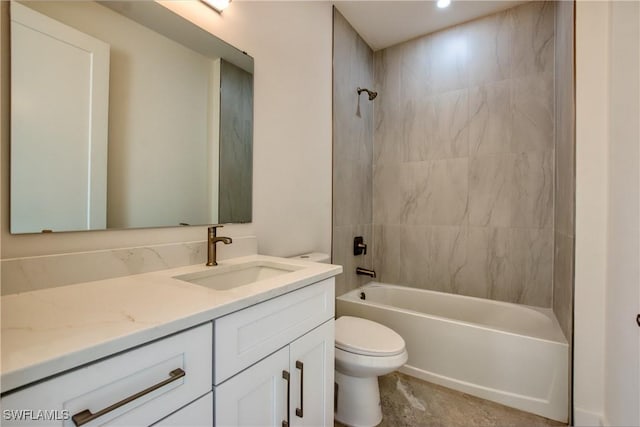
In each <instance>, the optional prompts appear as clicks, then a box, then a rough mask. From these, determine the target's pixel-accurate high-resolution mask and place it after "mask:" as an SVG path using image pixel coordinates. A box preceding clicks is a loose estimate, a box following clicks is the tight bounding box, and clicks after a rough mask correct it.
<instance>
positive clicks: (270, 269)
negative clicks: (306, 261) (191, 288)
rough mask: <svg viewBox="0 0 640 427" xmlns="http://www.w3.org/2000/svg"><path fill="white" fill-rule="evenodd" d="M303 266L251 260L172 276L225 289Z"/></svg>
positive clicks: (209, 286) (212, 287) (219, 289)
mask: <svg viewBox="0 0 640 427" xmlns="http://www.w3.org/2000/svg"><path fill="white" fill-rule="evenodd" d="M303 268H305V267H303V266H299V265H293V264H285V263H280V262H274V261H251V262H247V263H243V264H235V265H221V266H217V267H212V268H211V269H209V270H205V271H199V272H197V273H189V274H183V275H181V276H174V277H173V278H174V279H178V280H183V281H185V282H189V283H193V284H195V285H200V286H205V287H207V288H209V289H215V290H217V291H225V290H229V289H233V288H238V287H240V286H244V285H249V284H251V283H254V282H258V281H261V280H265V279H271V278H273V277H277V276H281V275H283V274H287V273H291V272H293V271H297V270H301V269H303Z"/></svg>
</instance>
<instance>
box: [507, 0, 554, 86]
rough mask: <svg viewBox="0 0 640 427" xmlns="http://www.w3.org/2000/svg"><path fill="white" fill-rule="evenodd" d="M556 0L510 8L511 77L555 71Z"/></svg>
mask: <svg viewBox="0 0 640 427" xmlns="http://www.w3.org/2000/svg"><path fill="white" fill-rule="evenodd" d="M554 3H555V2H553V1H532V2H529V3H525V4H523V5H522V6H519V7H515V8H513V9H510V10H509V11H508V13H509V14H510V15H511V16H510V19H511V20H512V25H513V37H512V43H511V59H512V63H511V76H512V77H522V76H528V75H531V74H538V73H548V74H552V73H553V66H554V32H555V31H554V21H555V11H554V9H555V4H554Z"/></svg>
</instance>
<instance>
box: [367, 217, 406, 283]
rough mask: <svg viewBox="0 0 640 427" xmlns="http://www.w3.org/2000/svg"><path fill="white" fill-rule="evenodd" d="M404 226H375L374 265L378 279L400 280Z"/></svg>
mask: <svg viewBox="0 0 640 427" xmlns="http://www.w3.org/2000/svg"><path fill="white" fill-rule="evenodd" d="M401 233H402V226H398V225H381V224H374V226H373V266H374V268H375V270H376V274H377V276H378V277H377V280H378V281H379V282H384V283H399V282H400V273H401V267H400V248H401V245H402V241H401Z"/></svg>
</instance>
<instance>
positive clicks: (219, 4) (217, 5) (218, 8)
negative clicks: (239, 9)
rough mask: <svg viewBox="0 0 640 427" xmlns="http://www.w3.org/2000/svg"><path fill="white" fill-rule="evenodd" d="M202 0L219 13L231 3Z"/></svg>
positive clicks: (227, 1)
mask: <svg viewBox="0 0 640 427" xmlns="http://www.w3.org/2000/svg"><path fill="white" fill-rule="evenodd" d="M201 1H202V2H203V3H204V4H206V5H207V6H210V7H212V8H213V9H215V10H216V12H218V13H222V11H223V10H225V9H226V8H227V6H229V3H231V0H201ZM440 1H442V0H440Z"/></svg>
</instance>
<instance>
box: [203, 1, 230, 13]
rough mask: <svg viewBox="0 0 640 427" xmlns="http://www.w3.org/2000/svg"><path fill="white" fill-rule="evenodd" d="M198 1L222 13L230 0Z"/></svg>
mask: <svg viewBox="0 0 640 427" xmlns="http://www.w3.org/2000/svg"><path fill="white" fill-rule="evenodd" d="M200 1H201V2H202V3H204V4H206V5H207V6H209V7H211V8H212V9H214V10H215V11H216V12H218V13H222V11H223V10H225V9H226V8H227V6H229V3H231V0H200Z"/></svg>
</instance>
